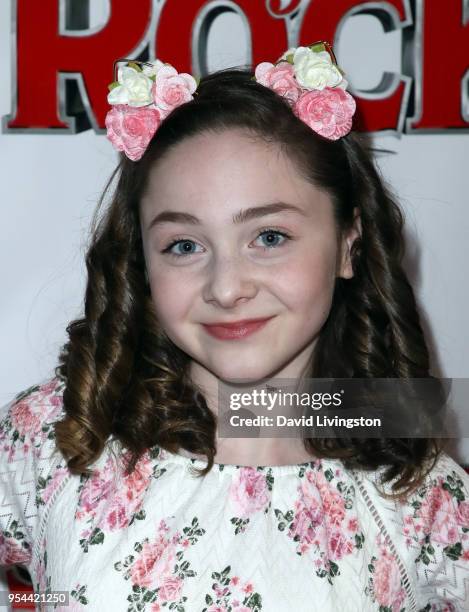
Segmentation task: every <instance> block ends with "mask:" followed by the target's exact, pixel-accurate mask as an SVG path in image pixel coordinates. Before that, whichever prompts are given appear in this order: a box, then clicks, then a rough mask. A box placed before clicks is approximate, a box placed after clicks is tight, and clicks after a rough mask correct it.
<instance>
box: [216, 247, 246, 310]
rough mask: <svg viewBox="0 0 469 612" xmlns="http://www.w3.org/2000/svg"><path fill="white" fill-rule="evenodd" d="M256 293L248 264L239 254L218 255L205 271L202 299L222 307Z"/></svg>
mask: <svg viewBox="0 0 469 612" xmlns="http://www.w3.org/2000/svg"><path fill="white" fill-rule="evenodd" d="M256 293H257V286H256V282H255V279H254V278H253V275H252V273H251V271H250V266H249V264H248V263H247V262H246V261H245V260H243V258H242V257H240V256H231V257H228V256H226V257H220V258H218V259H217V260H216V261H214V262H213V264H212V266H211V267H210V269H209V270H208V271H207V281H206V284H205V288H204V299H205V301H207V302H216V303H217V304H218V305H220V306H222V307H223V308H230V307H234V306H236V304H237V303H238V302H239V301H246V300H248V299H250V298H253V297H254V296H255V295H256Z"/></svg>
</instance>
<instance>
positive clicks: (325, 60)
mask: <svg viewBox="0 0 469 612" xmlns="http://www.w3.org/2000/svg"><path fill="white" fill-rule="evenodd" d="M293 68H294V71H295V77H296V80H297V81H298V83H299V84H300V85H301V86H302V87H305V88H306V89H324V88H325V87H336V86H337V85H339V83H340V82H341V81H342V74H341V72H340V70H339V69H338V68H337V66H336V65H335V64H333V62H332V59H331V56H330V55H329V53H328V52H327V51H320V52H315V51H312V50H311V49H309V48H308V47H298V48H297V50H296V51H295V54H294V56H293Z"/></svg>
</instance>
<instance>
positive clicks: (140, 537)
mask: <svg viewBox="0 0 469 612" xmlns="http://www.w3.org/2000/svg"><path fill="white" fill-rule="evenodd" d="M346 87H347V83H346V81H345V79H344V78H343V73H342V71H341V70H340V69H339V68H338V66H337V63H336V60H335V57H334V54H333V52H332V49H331V48H330V46H329V45H327V43H318V44H315V45H311V46H310V47H298V48H297V49H289V50H288V51H287V52H286V53H285V54H284V55H283V56H282V57H281V58H280V59H279V60H278V61H277V62H276V63H275V64H272V63H268V62H263V63H261V64H259V65H258V66H257V67H256V68H255V71H254V72H252V71H250V70H247V69H246V70H245V69H242V70H241V69H230V70H224V71H219V72H216V73H214V74H211V75H208V76H205V77H203V78H202V79H201V80H200V81H198V80H195V79H194V78H193V77H192V76H191V75H188V74H178V73H177V71H176V70H175V68H173V67H172V66H170V65H169V64H163V63H162V62H160V61H158V60H157V61H155V62H154V63H151V64H138V63H134V62H133V63H132V62H130V63H128V64H127V65H125V66H123V67H120V68H119V71H118V79H117V81H115V82H114V83H112V84H111V86H110V93H109V97H108V100H109V102H110V104H111V105H112V110H110V112H109V114H108V117H107V120H106V125H107V130H108V137H109V139H110V140H111V142H112V143H113V145H114V146H115V148H116V149H118V150H119V151H121V152H122V153H121V159H120V163H119V165H118V167H117V169H116V171H115V173H114V175H113V177H112V178H111V180H110V181H109V183H108V185H107V186H106V189H105V192H104V193H105V194H106V193H107V192H108V191H109V189H110V187H111V184H112V183H113V180H114V178H116V179H117V184H116V187H115V190H114V192H113V195H112V198H111V201H110V203H109V205H108V207H107V209H106V210H105V212H104V213H103V214H102V215H101V217H100V218H99V219H98V220H95V221H94V224H93V225H94V227H93V239H92V243H91V246H90V248H89V251H88V254H87V258H86V263H87V268H88V284H87V289H86V296H85V307H84V310H85V312H84V316H83V317H82V318H80V319H78V320H76V321H73V322H72V323H71V324H70V325H69V326H68V329H67V331H68V334H69V341H68V343H67V344H66V346H65V347H64V350H63V351H62V353H61V355H60V362H59V365H58V367H57V369H56V372H55V376H54V377H53V378H51V379H50V380H47V381H45V382H43V383H41V384H39V385H36V386H34V387H32V388H30V389H28V390H27V391H25V392H23V393H21V394H20V395H18V396H17V397H16V398H15V400H13V401H12V402H11V403H10V404H9V405H8V406H6V407H5V408H4V409H3V412H2V415H1V416H2V420H1V434H0V436H1V439H0V442H1V448H2V455H1V462H2V463H1V469H0V474H1V478H2V480H1V486H2V494H1V496H0V499H1V500H2V511H1V512H0V521H1V522H0V526H1V536H0V559H1V562H2V564H4V565H8V564H22V565H24V566H26V567H27V568H28V570H29V572H30V575H31V578H32V582H33V586H34V589H35V591H36V594H37V596H38V603H37V605H38V606H40V605H41V602H43V601H46V600H47V601H52V602H55V606H57V608H59V609H64V610H65V609H66V610H70V609H71V610H93V611H94V610H96V611H103V610H116V609H117V610H128V611H136V610H150V611H152V612H156V611H157V610H163V609H168V610H178V611H189V612H192V611H193V612H222V611H233V612H234V611H236V612H248V611H249V612H250V611H261V610H262V611H267V612H287V611H290V610H295V611H302V612H303V611H304V612H306V611H308V612H311V611H313V610H315V611H316V610H317V611H324V610H326V611H327V610H341V611H344V610H346V611H347V612H353V611H357V612H363V611H364V610H370V611H371V610H375V611H381V612H390V611H392V612H403V611H404V610H405V611H406V612H407V611H410V610H412V611H420V612H422V611H426V612H427V611H428V612H429V611H430V610H432V611H443V610H448V611H449V610H452V611H453V610H469V588H468V577H469V477H468V475H467V474H466V473H465V472H464V470H463V469H462V468H461V467H460V466H459V465H457V464H456V463H455V461H453V460H452V459H451V458H450V457H449V455H448V454H447V453H446V452H445V451H444V450H443V446H442V444H441V441H438V440H437V439H433V438H421V439H411V438H405V439H400V438H390V439H372V438H368V439H359V438H324V439H321V438H307V439H304V440H301V441H300V440H299V439H289V438H260V439H259V438H258V439H256V438H225V439H222V440H219V439H218V433H219V423H220V419H219V416H220V414H219V412H218V411H219V405H218V396H217V391H218V384H219V383H220V382H231V383H233V382H234V381H237V382H236V383H235V384H236V385H237V390H238V391H241V392H242V391H243V390H247V389H248V388H251V386H252V385H253V384H258V383H259V382H261V383H263V382H265V381H268V380H271V379H273V378H288V379H297V380H300V379H303V378H304V377H305V376H308V377H311V378H328V377H342V378H379V377H381V378H414V377H415V378H429V377H430V364H429V354H428V350H427V345H426V342H425V339H424V336H423V333H422V329H421V326H420V323H419V315H418V312H417V307H416V303H415V298H414V294H413V291H412V288H411V286H410V285H409V282H408V280H407V277H406V275H405V273H404V271H403V269H402V267H401V258H402V255H403V234H402V229H403V216H402V214H401V212H400V208H399V207H398V204H397V203H396V201H395V199H394V198H393V196H392V194H391V191H390V189H389V188H388V187H387V186H386V185H385V184H384V183H383V180H382V178H381V177H380V175H379V172H378V170H377V168H376V166H375V164H374V161H373V159H372V157H371V155H370V152H369V150H368V149H367V147H366V146H365V141H364V139H363V137H359V135H358V134H356V133H354V132H351V131H350V129H351V126H352V116H353V114H354V111H355V101H354V100H353V98H352V96H351V95H350V94H349V93H348V92H347V91H346ZM103 200H104V194H103V197H102V199H101V202H100V203H101V204H102V202H103ZM240 379H241V382H239V380H240ZM242 381H244V382H242ZM59 591H63V592H66V594H67V595H68V606H69V607H67V605H66V604H65V603H62V602H61V600H60V594H59V593H58V592H59ZM70 606H71V607H70Z"/></svg>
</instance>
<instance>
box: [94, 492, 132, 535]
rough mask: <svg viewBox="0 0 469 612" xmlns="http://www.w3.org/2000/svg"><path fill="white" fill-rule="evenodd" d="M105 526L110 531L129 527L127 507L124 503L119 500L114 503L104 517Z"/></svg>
mask: <svg viewBox="0 0 469 612" xmlns="http://www.w3.org/2000/svg"><path fill="white" fill-rule="evenodd" d="M102 522H104V524H105V526H106V527H107V529H109V531H115V530H117V529H123V528H124V527H127V524H128V522H129V516H128V514H127V511H126V508H125V506H124V505H123V504H122V502H121V501H120V500H119V499H117V500H115V501H114V504H113V507H112V508H111V510H110V511H109V512H108V513H107V514H106V516H105V517H104V521H102ZM99 526H101V524H100V525H99Z"/></svg>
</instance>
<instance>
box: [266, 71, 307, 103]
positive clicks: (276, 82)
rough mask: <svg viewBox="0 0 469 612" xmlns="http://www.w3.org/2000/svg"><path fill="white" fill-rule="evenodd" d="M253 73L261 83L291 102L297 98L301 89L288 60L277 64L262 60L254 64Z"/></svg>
mask: <svg viewBox="0 0 469 612" xmlns="http://www.w3.org/2000/svg"><path fill="white" fill-rule="evenodd" d="M254 74H255V77H256V81H258V82H259V83H260V84H261V85H265V87H269V89H273V90H274V91H275V92H276V93H278V94H279V95H280V96H283V97H285V98H287V99H288V100H289V101H290V102H291V103H292V104H293V103H294V102H296V101H297V100H298V98H299V96H300V94H301V91H302V90H301V88H300V87H299V85H298V83H297V82H296V79H295V71H294V69H293V65H292V64H290V63H289V62H280V63H279V64H277V66H274V64H271V63H270V62H262V63H260V64H258V65H257V66H256V70H255V73H254Z"/></svg>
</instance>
